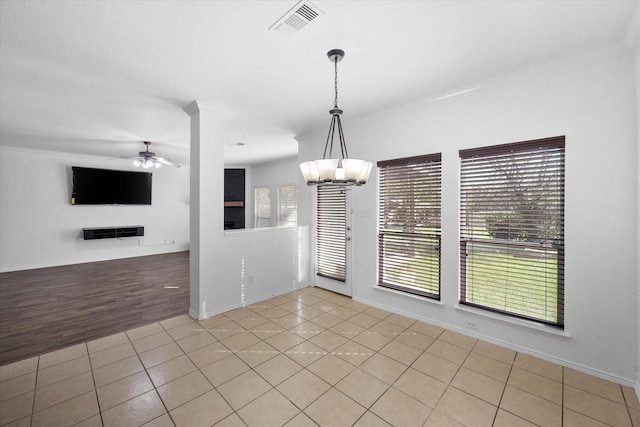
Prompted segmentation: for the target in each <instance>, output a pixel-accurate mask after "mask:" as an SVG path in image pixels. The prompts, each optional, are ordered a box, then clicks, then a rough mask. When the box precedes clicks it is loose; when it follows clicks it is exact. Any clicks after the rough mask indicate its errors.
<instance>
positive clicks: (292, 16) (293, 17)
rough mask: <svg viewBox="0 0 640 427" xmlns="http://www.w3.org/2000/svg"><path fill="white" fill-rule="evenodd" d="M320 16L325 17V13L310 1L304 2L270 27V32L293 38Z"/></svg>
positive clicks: (299, 3)
mask: <svg viewBox="0 0 640 427" xmlns="http://www.w3.org/2000/svg"><path fill="white" fill-rule="evenodd" d="M320 15H324V12H322V11H321V10H320V9H318V8H317V7H316V6H315V5H314V4H313V3H311V2H310V1H308V0H302V1H299V2H298V3H296V5H295V6H293V7H292V8H291V9H290V10H289V11H288V12H287V13H285V14H284V15H283V16H282V17H281V18H280V19H278V20H277V21H276V22H275V23H274V24H273V25H272V26H270V27H269V30H273V31H276V32H278V33H280V34H284V35H287V36H291V35H293V34H295V33H297V32H298V31H300V30H301V29H303V28H304V27H306V26H307V25H308V24H309V23H311V22H312V21H314V20H316V19H317V18H319V17H320Z"/></svg>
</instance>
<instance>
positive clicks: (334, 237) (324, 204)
mask: <svg viewBox="0 0 640 427" xmlns="http://www.w3.org/2000/svg"><path fill="white" fill-rule="evenodd" d="M316 195H317V199H316V200H317V206H316V212H317V213H316V215H317V216H316V227H317V230H316V274H317V275H318V276H323V277H328V278H330V279H334V280H339V281H342V282H345V281H346V275H347V273H346V272H347V267H346V261H345V260H346V251H347V246H346V238H347V234H346V225H347V215H346V206H347V199H346V192H345V189H344V188H343V187H336V186H333V185H321V186H318V187H317V193H316Z"/></svg>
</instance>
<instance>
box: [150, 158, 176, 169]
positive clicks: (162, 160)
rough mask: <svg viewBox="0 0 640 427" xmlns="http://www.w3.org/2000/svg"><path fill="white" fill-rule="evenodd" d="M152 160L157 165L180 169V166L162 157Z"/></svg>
mask: <svg viewBox="0 0 640 427" xmlns="http://www.w3.org/2000/svg"><path fill="white" fill-rule="evenodd" d="M153 159H154V160H155V161H157V162H159V163H162V164H163V165H169V166H174V167H176V168H179V167H180V165H179V164H177V163H176V162H174V161H172V160H169V159H165V158H164V157H154V158H153Z"/></svg>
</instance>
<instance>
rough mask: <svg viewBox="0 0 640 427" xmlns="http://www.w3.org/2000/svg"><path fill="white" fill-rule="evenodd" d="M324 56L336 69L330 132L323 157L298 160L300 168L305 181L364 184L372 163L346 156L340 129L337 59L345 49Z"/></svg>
mask: <svg viewBox="0 0 640 427" xmlns="http://www.w3.org/2000/svg"><path fill="white" fill-rule="evenodd" d="M327 56H328V57H329V59H330V60H331V61H332V62H333V63H334V70H335V79H334V89H335V98H334V102H333V109H331V111H329V114H331V125H330V126H329V134H328V135H327V142H326V143H325V145H324V154H323V155H322V159H319V160H310V161H307V162H303V163H300V171H301V172H302V176H303V177H304V180H305V181H306V182H307V185H322V184H334V185H343V186H348V185H364V184H366V183H367V180H368V179H369V175H370V174H371V169H372V168H373V164H372V163H371V162H366V161H364V160H358V159H350V158H349V153H348V152H347V143H346V142H345V140H344V132H343V131H342V121H341V120H340V115H341V114H342V110H341V109H340V108H338V62H340V61H342V58H344V51H343V50H340V49H332V50H330V51H329V52H328V53H327ZM336 133H337V134H338V139H339V141H340V158H339V159H338V158H332V151H333V140H334V137H335V135H336Z"/></svg>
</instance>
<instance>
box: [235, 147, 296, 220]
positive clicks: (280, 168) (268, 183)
mask: <svg viewBox="0 0 640 427" xmlns="http://www.w3.org/2000/svg"><path fill="white" fill-rule="evenodd" d="M298 174H299V169H298V157H290V158H287V159H282V160H277V161H274V162H268V163H261V164H258V165H254V166H251V182H250V185H247V200H251V204H250V206H251V212H250V217H251V222H247V224H251V227H255V212H254V209H255V204H254V202H255V200H254V197H255V189H256V187H269V188H271V226H272V227H276V226H277V225H278V186H280V185H284V184H298Z"/></svg>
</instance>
